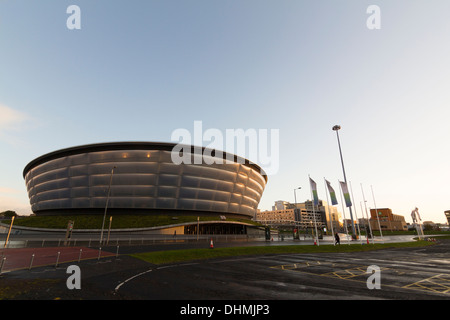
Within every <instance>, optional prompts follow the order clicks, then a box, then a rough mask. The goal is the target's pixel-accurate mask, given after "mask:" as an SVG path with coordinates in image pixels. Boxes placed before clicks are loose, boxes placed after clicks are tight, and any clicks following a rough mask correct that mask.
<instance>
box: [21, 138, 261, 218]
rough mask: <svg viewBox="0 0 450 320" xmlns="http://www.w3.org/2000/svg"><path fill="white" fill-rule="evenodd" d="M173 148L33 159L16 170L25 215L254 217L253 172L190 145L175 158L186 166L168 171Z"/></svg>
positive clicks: (125, 146)
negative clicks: (23, 188) (24, 194)
mask: <svg viewBox="0 0 450 320" xmlns="http://www.w3.org/2000/svg"><path fill="white" fill-rule="evenodd" d="M175 146H176V144H173V143H160V142H111V143H99V144H90V145H83V146H77V147H71V148H67V149H62V150H58V151H54V152H51V153H48V154H45V155H43V156H41V157H38V158H37V159H34V160H33V161H31V162H30V163H29V164H27V166H26V167H25V169H24V171H23V177H24V179H25V183H26V187H27V191H28V196H29V199H30V204H31V209H32V211H33V212H34V213H35V214H36V215H69V214H70V215H74V214H75V215H76V214H103V213H104V212H105V208H106V207H107V210H108V214H175V215H183V214H189V215H214V216H217V217H219V215H223V216H226V217H241V218H242V217H243V218H248V219H250V218H253V217H254V216H255V214H256V211H257V207H258V204H259V201H260V199H261V196H262V193H263V191H264V188H265V185H266V183H267V176H266V175H265V173H264V172H263V170H262V169H261V168H260V167H259V166H258V165H256V164H254V163H251V162H250V161H248V160H247V159H243V158H240V157H238V156H236V155H232V154H229V153H225V152H217V157H216V152H215V150H207V149H205V148H200V147H195V148H194V147H191V146H187V147H186V148H184V149H183V153H184V154H183V156H184V159H187V158H189V159H191V160H192V161H191V162H190V163H181V164H175V163H174V162H173V161H172V156H171V155H172V152H173V148H174V147H175ZM186 150H191V152H190V153H189V154H188V155H187V156H188V157H186V154H185V153H186V152H187V151H186ZM196 150H197V151H196ZM198 150H201V153H200V154H199V153H198ZM205 151H208V152H205ZM219 156H220V160H223V161H217V160H219V158H218V157H219ZM199 157H200V158H199ZM199 159H200V161H198V160H199ZM224 159H226V161H224ZM230 159H231V160H230ZM220 162H222V163H220ZM219 220H220V219H219Z"/></svg>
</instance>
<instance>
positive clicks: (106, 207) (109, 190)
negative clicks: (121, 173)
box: [100, 166, 116, 245]
mask: <svg viewBox="0 0 450 320" xmlns="http://www.w3.org/2000/svg"><path fill="white" fill-rule="evenodd" d="M115 168H116V166H114V167H113V168H112V169H111V177H110V178H109V187H108V195H107V197H106V205H105V213H104V214H103V223H102V232H101V233H100V245H102V242H103V229H104V228H105V218H106V211H107V210H108V202H109V194H110V192H111V183H112V177H113V174H114V169H115Z"/></svg>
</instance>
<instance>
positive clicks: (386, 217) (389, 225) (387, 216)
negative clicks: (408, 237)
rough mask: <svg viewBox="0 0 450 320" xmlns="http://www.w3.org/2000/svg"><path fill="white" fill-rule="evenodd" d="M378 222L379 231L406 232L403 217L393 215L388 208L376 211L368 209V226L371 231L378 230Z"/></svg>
mask: <svg viewBox="0 0 450 320" xmlns="http://www.w3.org/2000/svg"><path fill="white" fill-rule="evenodd" d="M377 213H378V218H377ZM378 221H380V226H381V231H406V230H408V226H407V225H406V221H405V217H404V216H401V215H398V214H393V213H392V210H391V209H389V208H380V209H377V210H376V211H375V209H370V226H371V227H372V230H380V228H379V226H378Z"/></svg>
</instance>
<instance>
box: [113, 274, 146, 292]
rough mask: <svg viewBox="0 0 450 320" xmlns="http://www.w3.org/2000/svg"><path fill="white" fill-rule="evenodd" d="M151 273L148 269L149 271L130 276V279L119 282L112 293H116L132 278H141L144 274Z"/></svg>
mask: <svg viewBox="0 0 450 320" xmlns="http://www.w3.org/2000/svg"><path fill="white" fill-rule="evenodd" d="M151 271H153V269H150V270H147V271H144V272H141V273H139V274H136V275H134V276H132V277H131V278H128V279H127V280H125V281H124V282H121V283H120V284H119V285H118V286H117V287H116V288H115V289H114V291H115V292H117V291H118V290H119V289H120V287H121V286H122V285H124V284H125V283H127V282H128V281H131V280H133V279H134V278H137V277H140V276H142V275H144V274H146V273H149V272H151Z"/></svg>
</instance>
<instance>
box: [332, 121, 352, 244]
mask: <svg viewBox="0 0 450 320" xmlns="http://www.w3.org/2000/svg"><path fill="white" fill-rule="evenodd" d="M340 129H341V126H340V125H335V126H334V127H333V131H336V136H337V141H338V146H339V154H340V155H341V164H342V172H343V173H344V182H345V184H347V177H346V176H345V168H344V159H343V158H342V150H341V142H340V141H339V132H338V131H339V130H340ZM348 209H349V210H350V219H351V221H352V238H355V237H356V230H355V222H354V221H353V213H352V207H351V206H350V207H348Z"/></svg>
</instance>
